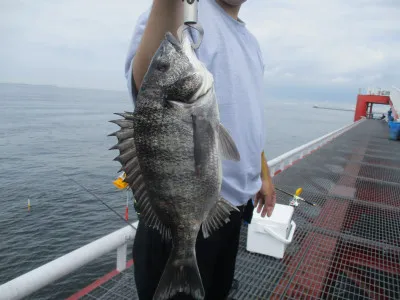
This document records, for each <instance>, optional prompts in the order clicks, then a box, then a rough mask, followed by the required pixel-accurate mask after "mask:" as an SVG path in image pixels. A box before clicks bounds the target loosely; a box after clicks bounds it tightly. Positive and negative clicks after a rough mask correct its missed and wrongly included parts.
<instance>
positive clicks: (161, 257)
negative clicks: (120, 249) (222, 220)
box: [132, 200, 254, 300]
mask: <svg viewBox="0 0 400 300" xmlns="http://www.w3.org/2000/svg"><path fill="white" fill-rule="evenodd" d="M238 208H239V210H240V212H234V213H232V214H231V217H230V222H229V223H228V224H226V225H224V226H223V227H222V228H220V229H219V230H217V231H215V232H214V233H213V234H212V235H211V236H210V237H208V238H207V239H204V238H203V235H202V234H201V233H199V236H198V238H197V243H196V257H197V263H198V266H199V270H200V275H201V278H202V281H203V286H204V290H205V292H206V297H205V299H206V300H211V299H212V300H219V299H221V300H223V299H226V298H227V296H228V294H229V291H230V289H231V286H232V282H233V276H234V273H235V262H236V255H237V252H238V246H239V238H240V228H241V224H242V221H243V220H244V221H245V222H247V223H250V221H251V217H252V213H253V208H254V207H253V204H252V201H250V200H249V202H248V203H247V205H243V206H240V207H238ZM170 249H171V242H163V241H162V240H161V236H160V234H159V233H158V232H156V231H155V230H153V229H150V228H148V227H146V226H144V224H142V223H139V227H138V229H137V232H136V237H135V241H134V244H133V251H132V252H133V259H134V262H135V264H134V266H135V267H134V270H135V271H134V272H135V281H136V288H137V291H138V295H139V299H140V300H151V299H152V298H153V294H154V292H155V290H156V288H157V285H158V282H159V280H160V278H161V275H162V273H163V271H164V267H165V264H166V262H167V260H168V257H169V253H170ZM173 299H192V298H191V297H190V296H186V295H177V296H176V297H174V298H173Z"/></svg>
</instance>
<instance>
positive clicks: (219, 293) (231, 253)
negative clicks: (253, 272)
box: [206, 207, 244, 300]
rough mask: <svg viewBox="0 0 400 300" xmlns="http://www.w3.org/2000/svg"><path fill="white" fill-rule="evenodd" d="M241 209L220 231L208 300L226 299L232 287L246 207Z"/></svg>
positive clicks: (233, 214)
mask: <svg viewBox="0 0 400 300" xmlns="http://www.w3.org/2000/svg"><path fill="white" fill-rule="evenodd" d="M239 209H240V212H234V213H232V214H231V217H230V222H229V223H228V224H226V225H225V226H224V227H223V228H221V229H220V230H219V231H218V236H219V239H220V242H219V247H218V249H217V251H218V253H217V256H216V258H215V261H214V263H215V265H214V267H213V269H214V272H213V275H212V281H211V283H210V286H209V290H208V294H207V297H206V299H207V300H208V299H209V300H224V299H226V298H227V297H228V295H229V291H230V289H231V287H232V283H233V278H234V274H235V264H236V256H237V252H238V248H239V239H240V228H241V224H242V214H243V210H244V207H240V208H239Z"/></svg>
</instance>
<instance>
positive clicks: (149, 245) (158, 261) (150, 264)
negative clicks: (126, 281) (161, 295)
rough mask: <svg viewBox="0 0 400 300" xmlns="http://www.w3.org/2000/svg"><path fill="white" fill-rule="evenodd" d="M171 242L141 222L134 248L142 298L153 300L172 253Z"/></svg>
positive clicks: (137, 285) (136, 271)
mask: <svg viewBox="0 0 400 300" xmlns="http://www.w3.org/2000/svg"><path fill="white" fill-rule="evenodd" d="M170 247H171V246H170V243H165V242H163V241H162V240H161V235H160V234H159V233H158V232H156V231H155V230H153V229H150V228H148V227H147V226H145V225H144V224H143V222H139V227H138V229H137V231H136V236H135V240H134V244H133V248H132V255H133V260H134V275H135V283H136V288H137V292H138V296H139V299H140V300H152V299H153V295H154V292H155V290H156V288H157V285H158V282H159V280H160V278H161V275H162V272H163V271H164V267H165V264H166V262H167V260H168V257H169V253H170Z"/></svg>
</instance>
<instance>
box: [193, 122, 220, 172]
mask: <svg viewBox="0 0 400 300" xmlns="http://www.w3.org/2000/svg"><path fill="white" fill-rule="evenodd" d="M192 124H193V142H194V162H195V170H196V173H197V174H201V173H202V170H204V168H205V167H206V164H207V161H208V158H209V155H210V150H211V149H212V148H213V143H214V140H215V138H214V137H215V133H214V129H213V127H212V125H211V123H210V122H209V121H208V120H207V119H205V118H204V117H202V116H196V115H192Z"/></svg>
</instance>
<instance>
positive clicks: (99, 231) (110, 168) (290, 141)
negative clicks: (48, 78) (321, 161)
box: [0, 84, 356, 299]
mask: <svg viewBox="0 0 400 300" xmlns="http://www.w3.org/2000/svg"><path fill="white" fill-rule="evenodd" d="M355 97H356V91H355V95H354V98H355ZM354 103H355V102H354ZM354 103H351V104H350V106H354ZM0 104H1V110H0V201H1V209H0V284H2V283H5V282H7V281H9V280H11V279H13V278H15V277H17V276H19V275H22V274H24V273H26V272H28V271H30V270H32V269H34V268H37V267H39V266H41V265H43V264H45V263H47V262H49V261H51V260H53V259H55V258H58V257H60V256H62V255H64V254H66V253H68V252H71V251H73V250H75V249H77V248H79V247H81V246H83V245H85V244H87V243H90V242H92V241H94V240H96V239H98V238H100V237H102V236H104V235H106V234H109V233H111V232H113V231H115V230H117V229H120V228H121V227H124V226H126V224H125V223H124V222H123V221H122V220H121V219H119V218H118V217H117V216H116V215H115V214H114V213H113V212H111V211H109V210H108V209H107V208H106V207H105V206H104V205H102V204H101V203H100V202H99V201H98V200H96V199H95V197H94V196H92V195H91V194H90V193H88V192H87V191H85V190H84V189H83V188H81V187H80V186H79V185H78V184H76V183H75V182H74V181H72V180H71V179H73V180H75V181H78V182H79V183H80V184H82V185H84V186H85V187H87V188H88V189H90V191H92V192H93V193H95V194H96V195H97V196H99V197H100V198H101V199H102V200H103V201H105V202H106V203H107V204H108V205H110V206H111V207H112V208H113V209H115V210H116V211H117V212H119V213H120V214H121V215H123V214H124V211H125V203H126V194H125V192H121V191H118V190H116V188H115V187H114V186H113V184H112V181H113V180H114V179H115V178H116V176H117V173H116V172H117V171H118V170H119V167H120V165H119V163H117V162H114V161H113V158H114V157H115V156H117V151H115V150H114V151H109V150H108V149H109V148H110V147H111V146H113V145H114V144H115V142H116V139H115V137H108V136H107V135H108V134H110V133H111V132H114V131H116V130H117V129H118V127H117V126H116V125H115V124H112V123H109V122H108V121H109V120H111V119H114V118H115V117H116V116H115V115H113V113H114V112H122V111H125V110H131V109H132V105H131V103H130V101H129V97H128V94H127V92H118V91H104V90H85V89H69V88H58V87H53V86H34V85H22V84H0ZM313 104H317V103H314V102H309V103H304V102H299V101H292V102H291V101H268V99H266V100H265V117H266V122H267V143H266V145H265V150H266V154H267V157H268V159H272V158H274V157H277V156H279V155H280V154H282V153H284V152H286V151H289V150H291V149H293V148H295V147H297V146H300V145H302V144H304V143H306V142H309V141H311V140H313V139H315V138H318V137H320V136H322V135H324V134H326V133H329V132H331V131H333V130H336V129H338V128H340V127H342V126H344V125H347V124H349V123H351V122H352V121H353V114H354V113H353V112H349V111H334V110H320V109H315V108H313V107H312V106H313ZM337 106H345V105H337ZM347 106H349V105H347ZM28 199H30V203H31V210H30V211H28V209H27V203H28ZM130 204H131V203H130ZM132 211H133V208H132V206H130V220H131V221H133V220H134V219H135V216H134V213H132ZM130 251H131V248H130V249H129V251H128V252H129V253H130ZM115 258H116V251H115V252H112V253H110V254H109V255H107V256H105V257H102V258H101V259H98V260H96V261H95V262H93V263H91V264H90V265H88V266H86V267H84V268H82V269H81V270H79V271H78V272H75V273H73V274H71V275H69V276H67V277H66V278H63V279H61V280H59V281H58V282H56V283H54V284H52V285H50V286H48V287H46V288H44V289H42V290H40V291H39V292H37V293H35V294H34V295H32V296H31V297H29V299H63V298H65V297H68V296H69V295H71V294H73V293H74V292H76V291H78V290H79V289H81V288H83V287H85V286H86V285H88V284H89V283H91V282H93V281H94V280H96V279H97V278H99V277H101V276H102V275H104V274H105V273H108V272H110V271H111V270H113V269H114V268H115ZM0 296H1V295H0Z"/></svg>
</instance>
